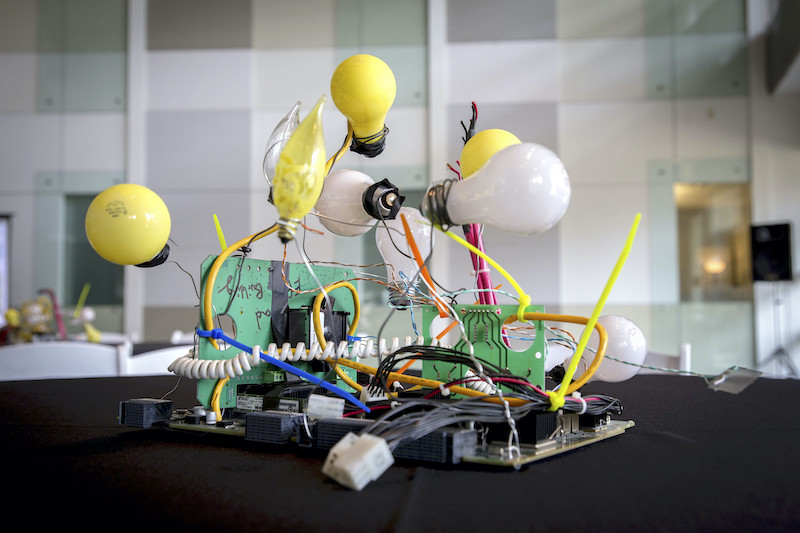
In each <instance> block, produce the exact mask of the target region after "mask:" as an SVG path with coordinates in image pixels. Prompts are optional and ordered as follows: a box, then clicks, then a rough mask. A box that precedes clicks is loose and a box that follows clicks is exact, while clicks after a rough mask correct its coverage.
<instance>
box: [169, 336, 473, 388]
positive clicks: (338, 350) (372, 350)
mask: <svg viewBox="0 0 800 533" xmlns="http://www.w3.org/2000/svg"><path fill="white" fill-rule="evenodd" d="M404 340H405V344H403V345H401V344H400V339H399V338H397V337H394V338H393V339H392V344H391V346H389V345H388V344H387V342H386V339H380V340H379V342H378V343H377V345H376V344H375V341H374V339H359V340H356V341H354V342H353V347H352V349H348V344H347V341H341V342H340V343H339V344H337V345H334V343H332V342H329V343H327V344H326V345H325V349H324V350H323V349H322V348H321V346H320V345H319V343H316V342H315V343H313V344H312V345H311V347H310V348H309V349H308V350H307V349H306V346H305V343H302V342H298V343H297V346H295V348H294V350H292V346H291V345H290V344H289V343H288V342H286V343H283V345H282V346H281V347H280V348H278V345H277V344H275V343H270V345H269V346H267V351H266V352H262V351H261V347H260V346H253V355H251V354H250V353H248V352H240V353H239V354H237V355H235V356H233V357H231V358H230V359H197V358H196V357H195V355H194V350H191V351H190V352H189V353H188V354H186V355H183V356H181V357H179V358H177V359H176V360H175V361H173V362H172V364H171V365H169V367H167V370H168V371H169V372H172V373H173V374H175V375H177V376H183V377H187V378H192V379H225V378H234V377H236V376H241V375H242V374H244V373H245V372H249V371H250V370H252V368H253V367H254V366H256V365H259V364H261V363H263V362H264V361H263V360H262V359H261V355H260V354H261V353H264V354H266V355H268V356H269V357H271V358H273V359H280V360H281V361H285V362H287V363H294V362H297V361H313V360H325V359H334V360H335V359H341V358H344V359H354V358H356V357H377V356H378V354H379V353H380V354H381V356H387V355H390V354H392V353H394V352H395V351H397V350H399V349H400V348H401V347H404V346H412V345H416V346H421V345H423V344H424V339H423V338H422V337H417V338H416V340H412V338H411V337H406V338H405V339H404ZM436 346H442V347H446V345H445V344H444V343H441V342H437V343H436ZM470 385H472V383H470ZM486 386H487V387H488V386H489V385H488V383H487V384H486Z"/></svg>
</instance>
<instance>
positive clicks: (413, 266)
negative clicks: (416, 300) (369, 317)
mask: <svg viewBox="0 0 800 533" xmlns="http://www.w3.org/2000/svg"><path fill="white" fill-rule="evenodd" d="M402 215H405V218H406V222H408V226H409V229H410V230H411V233H412V236H413V237H414V242H415V243H416V245H417V248H418V250H419V253H420V255H421V256H422V260H423V261H424V260H426V259H427V258H428V256H429V255H430V253H431V250H432V249H433V228H432V227H431V225H430V223H429V222H428V221H427V220H425V218H424V217H423V216H422V213H420V212H419V210H418V209H415V208H413V207H401V208H400V212H399V213H398V214H397V218H395V219H394V220H386V221H384V222H382V223H381V224H378V225H377V226H376V227H375V244H377V245H378V250H379V251H380V253H381V256H382V257H383V260H384V262H385V263H386V275H387V277H388V278H389V281H390V282H391V283H392V284H393V285H395V286H396V287H397V288H398V290H399V291H400V292H399V293H396V292H392V294H391V296H390V297H389V301H390V302H391V303H392V304H394V305H407V304H408V298H407V297H406V296H404V295H403V294H402V293H404V292H405V293H408V292H412V291H413V289H412V287H414V288H416V287H418V286H419V284H420V280H419V278H420V277H421V274H420V275H419V276H418V275H417V274H418V273H419V271H420V268H419V264H418V263H417V261H416V259H415V258H414V254H413V252H412V250H411V248H410V247H409V245H408V241H407V239H406V237H405V235H406V232H405V229H404V227H403V222H402V220H401V216H402ZM384 223H385V224H386V225H385V226H384Z"/></svg>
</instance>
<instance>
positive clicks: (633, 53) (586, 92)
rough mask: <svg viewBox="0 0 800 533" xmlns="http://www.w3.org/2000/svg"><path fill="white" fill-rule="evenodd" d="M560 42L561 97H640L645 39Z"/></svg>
mask: <svg viewBox="0 0 800 533" xmlns="http://www.w3.org/2000/svg"><path fill="white" fill-rule="evenodd" d="M560 44H561V99H562V101H569V100H611V101H614V100H628V99H639V98H644V96H645V93H646V90H647V76H646V64H645V60H646V50H645V44H646V42H645V39H636V38H630V39H590V40H578V41H561V43H560Z"/></svg>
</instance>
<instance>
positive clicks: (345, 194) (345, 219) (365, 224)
mask: <svg viewBox="0 0 800 533" xmlns="http://www.w3.org/2000/svg"><path fill="white" fill-rule="evenodd" d="M373 183H375V182H374V180H373V179H372V178H370V177H369V176H367V175H366V174H364V173H363V172H359V171H357V170H347V169H342V170H335V171H333V172H331V173H330V174H328V176H327V177H326V178H325V184H324V185H323V186H322V194H320V196H319V200H317V203H316V205H315V208H316V210H317V211H318V212H319V214H320V215H322V216H321V217H320V218H319V220H320V222H321V223H322V225H323V226H325V229H327V230H328V231H330V232H331V233H334V234H336V235H340V236H342V237H355V236H358V235H362V234H364V233H366V232H367V231H369V230H370V229H371V228H372V226H373V225H374V224H375V222H377V220H376V219H375V218H373V217H372V216H370V215H369V214H368V213H367V212H366V210H365V209H364V198H363V196H364V191H365V190H366V189H367V188H368V187H370V186H371V185H372V184H373Z"/></svg>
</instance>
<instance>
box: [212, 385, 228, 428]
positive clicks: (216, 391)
mask: <svg viewBox="0 0 800 533" xmlns="http://www.w3.org/2000/svg"><path fill="white" fill-rule="evenodd" d="M230 379H231V378H225V379H221V380H219V381H217V384H216V386H215V387H214V393H213V394H212V395H211V409H213V410H214V412H215V413H217V420H222V410H221V409H220V408H219V397H220V395H221V394H222V387H224V386H225V384H226V383H227V382H228V381H229V380H230Z"/></svg>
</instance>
